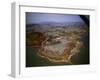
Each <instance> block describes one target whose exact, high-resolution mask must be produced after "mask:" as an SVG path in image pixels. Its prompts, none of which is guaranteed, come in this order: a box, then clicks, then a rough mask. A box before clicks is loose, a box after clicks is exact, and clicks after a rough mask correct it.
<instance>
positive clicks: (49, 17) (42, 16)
mask: <svg viewBox="0 0 100 80" xmlns="http://www.w3.org/2000/svg"><path fill="white" fill-rule="evenodd" d="M44 22H56V23H64V22H66V23H67V22H84V21H83V20H82V19H81V18H80V17H79V16H78V15H75V14H55V13H34V12H26V24H36V23H44Z"/></svg>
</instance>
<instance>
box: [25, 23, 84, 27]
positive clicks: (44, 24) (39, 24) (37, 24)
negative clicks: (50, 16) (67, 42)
mask: <svg viewBox="0 0 100 80" xmlns="http://www.w3.org/2000/svg"><path fill="white" fill-rule="evenodd" d="M75 25H76V26H83V25H85V23H83V22H42V23H36V24H28V25H27V27H30V26H49V27H52V26H53V27H55V26H56V27H57V26H58V27H59V26H60V27H63V26H66V27H67V26H75Z"/></svg>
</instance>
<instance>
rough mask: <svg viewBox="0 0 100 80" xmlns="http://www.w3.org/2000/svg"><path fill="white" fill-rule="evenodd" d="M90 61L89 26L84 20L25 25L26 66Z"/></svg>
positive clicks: (85, 62) (87, 62)
mask: <svg viewBox="0 0 100 80" xmlns="http://www.w3.org/2000/svg"><path fill="white" fill-rule="evenodd" d="M73 64H74V65H75V64H89V29H88V26H86V25H85V24H83V23H69V24H68V23H67V24H60V23H52V22H49V23H42V24H30V25H27V26H26V67H34V66H55V65H73Z"/></svg>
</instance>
